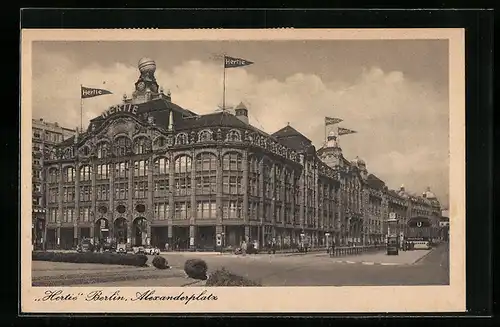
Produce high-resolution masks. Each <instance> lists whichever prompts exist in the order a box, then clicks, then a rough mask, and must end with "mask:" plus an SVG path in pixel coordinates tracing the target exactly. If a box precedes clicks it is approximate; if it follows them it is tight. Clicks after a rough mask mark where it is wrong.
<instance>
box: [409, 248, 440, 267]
mask: <svg viewBox="0 0 500 327" xmlns="http://www.w3.org/2000/svg"><path fill="white" fill-rule="evenodd" d="M436 249H437V248H432V249H431V250H430V251H429V252H427V253H426V254H424V255H423V256H421V257H420V258H418V259H417V260H415V261H414V262H413V263H412V265H415V264H417V263H419V262H420V261H422V260H423V259H424V258H425V257H427V256H428V255H429V254H431V253H432V252H434V250H436Z"/></svg>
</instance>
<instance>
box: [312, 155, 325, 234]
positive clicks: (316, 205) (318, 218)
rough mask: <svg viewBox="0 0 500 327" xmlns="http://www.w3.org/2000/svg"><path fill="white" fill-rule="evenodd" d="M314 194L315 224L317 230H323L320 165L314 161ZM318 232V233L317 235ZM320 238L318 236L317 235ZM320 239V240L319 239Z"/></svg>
mask: <svg viewBox="0 0 500 327" xmlns="http://www.w3.org/2000/svg"><path fill="white" fill-rule="evenodd" d="M313 195H314V220H315V221H314V226H315V229H316V231H317V232H320V231H321V230H322V224H323V222H322V221H323V219H322V217H321V216H320V215H319V192H318V167H316V163H314V168H313ZM317 234H318V233H316V235H317ZM316 238H318V236H316ZM317 241H318V240H317Z"/></svg>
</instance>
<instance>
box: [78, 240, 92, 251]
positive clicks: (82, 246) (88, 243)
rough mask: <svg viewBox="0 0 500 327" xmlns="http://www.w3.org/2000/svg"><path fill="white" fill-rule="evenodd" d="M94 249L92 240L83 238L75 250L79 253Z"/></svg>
mask: <svg viewBox="0 0 500 327" xmlns="http://www.w3.org/2000/svg"><path fill="white" fill-rule="evenodd" d="M94 249H95V247H94V244H92V240H91V239H90V238H83V239H82V240H81V241H80V243H78V245H77V246H76V251H77V252H79V253H83V252H94Z"/></svg>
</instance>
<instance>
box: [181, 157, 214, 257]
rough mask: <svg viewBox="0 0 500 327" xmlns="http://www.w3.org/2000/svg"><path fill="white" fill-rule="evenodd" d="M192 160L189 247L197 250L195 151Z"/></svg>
mask: <svg viewBox="0 0 500 327" xmlns="http://www.w3.org/2000/svg"><path fill="white" fill-rule="evenodd" d="M192 158H193V159H192V161H191V198H190V201H191V217H190V219H189V226H190V227H189V238H190V240H189V248H190V249H191V250H193V251H194V250H196V244H197V243H198V242H197V241H196V169H198V167H196V157H195V152H194V151H193V154H192ZM219 166H220V163H219V164H218V165H217V169H219Z"/></svg>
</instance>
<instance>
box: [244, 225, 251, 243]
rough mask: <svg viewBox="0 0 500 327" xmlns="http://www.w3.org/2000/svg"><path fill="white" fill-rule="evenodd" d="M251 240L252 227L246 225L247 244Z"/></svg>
mask: <svg viewBox="0 0 500 327" xmlns="http://www.w3.org/2000/svg"><path fill="white" fill-rule="evenodd" d="M249 239H250V226H249V225H245V242H248V240H249Z"/></svg>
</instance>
